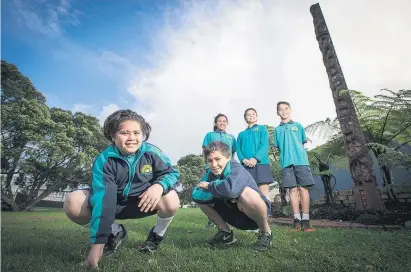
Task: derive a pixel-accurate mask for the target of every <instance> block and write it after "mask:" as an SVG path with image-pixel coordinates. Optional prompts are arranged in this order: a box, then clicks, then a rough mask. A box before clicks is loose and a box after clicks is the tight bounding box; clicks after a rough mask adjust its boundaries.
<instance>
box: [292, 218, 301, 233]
mask: <svg viewBox="0 0 411 272" xmlns="http://www.w3.org/2000/svg"><path fill="white" fill-rule="evenodd" d="M291 230H292V231H301V220H300V219H296V218H294V221H293V224H292V225H291Z"/></svg>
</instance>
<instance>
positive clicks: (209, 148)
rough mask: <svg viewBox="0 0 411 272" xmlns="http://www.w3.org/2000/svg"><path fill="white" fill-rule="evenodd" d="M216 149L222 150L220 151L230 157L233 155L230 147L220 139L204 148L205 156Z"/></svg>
mask: <svg viewBox="0 0 411 272" xmlns="http://www.w3.org/2000/svg"><path fill="white" fill-rule="evenodd" d="M215 151H220V153H221V154H222V155H223V156H224V157H226V158H228V157H230V156H231V152H230V147H229V146H228V144H225V143H223V142H220V141H216V142H212V143H210V144H209V145H208V146H207V147H206V148H204V156H205V157H206V158H207V157H208V156H209V155H210V154H211V153H213V152H215Z"/></svg>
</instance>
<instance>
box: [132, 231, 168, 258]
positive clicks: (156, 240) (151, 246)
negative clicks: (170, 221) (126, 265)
mask: <svg viewBox="0 0 411 272" xmlns="http://www.w3.org/2000/svg"><path fill="white" fill-rule="evenodd" d="M161 241H163V236H160V235H158V234H157V233H155V232H154V227H153V228H152V229H151V230H150V233H149V234H148V237H147V240H146V241H145V242H144V243H142V244H141V245H138V246H137V248H138V250H140V251H141V252H150V253H151V252H154V251H156V250H157V249H158V248H159V246H160V243H161Z"/></svg>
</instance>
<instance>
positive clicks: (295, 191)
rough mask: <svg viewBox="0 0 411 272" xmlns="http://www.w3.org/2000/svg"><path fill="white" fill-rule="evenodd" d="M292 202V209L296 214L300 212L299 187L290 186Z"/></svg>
mask: <svg viewBox="0 0 411 272" xmlns="http://www.w3.org/2000/svg"><path fill="white" fill-rule="evenodd" d="M290 202H291V209H292V210H293V213H294V214H299V213H300V201H299V199H298V189H297V187H293V188H290Z"/></svg>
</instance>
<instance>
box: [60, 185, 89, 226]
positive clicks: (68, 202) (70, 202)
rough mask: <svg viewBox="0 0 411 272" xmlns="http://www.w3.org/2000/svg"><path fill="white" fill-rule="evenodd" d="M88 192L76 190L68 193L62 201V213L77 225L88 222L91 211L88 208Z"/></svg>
mask: <svg viewBox="0 0 411 272" xmlns="http://www.w3.org/2000/svg"><path fill="white" fill-rule="evenodd" d="M88 198H89V192H88V191H87V190H78V191H74V192H72V193H70V194H69V195H68V196H67V197H66V199H65V200H64V206H63V209H64V212H65V213H66V215H67V217H68V218H70V220H71V221H73V222H74V223H77V224H79V225H86V224H88V223H89V222H90V218H91V210H90V207H89V206H88Z"/></svg>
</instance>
